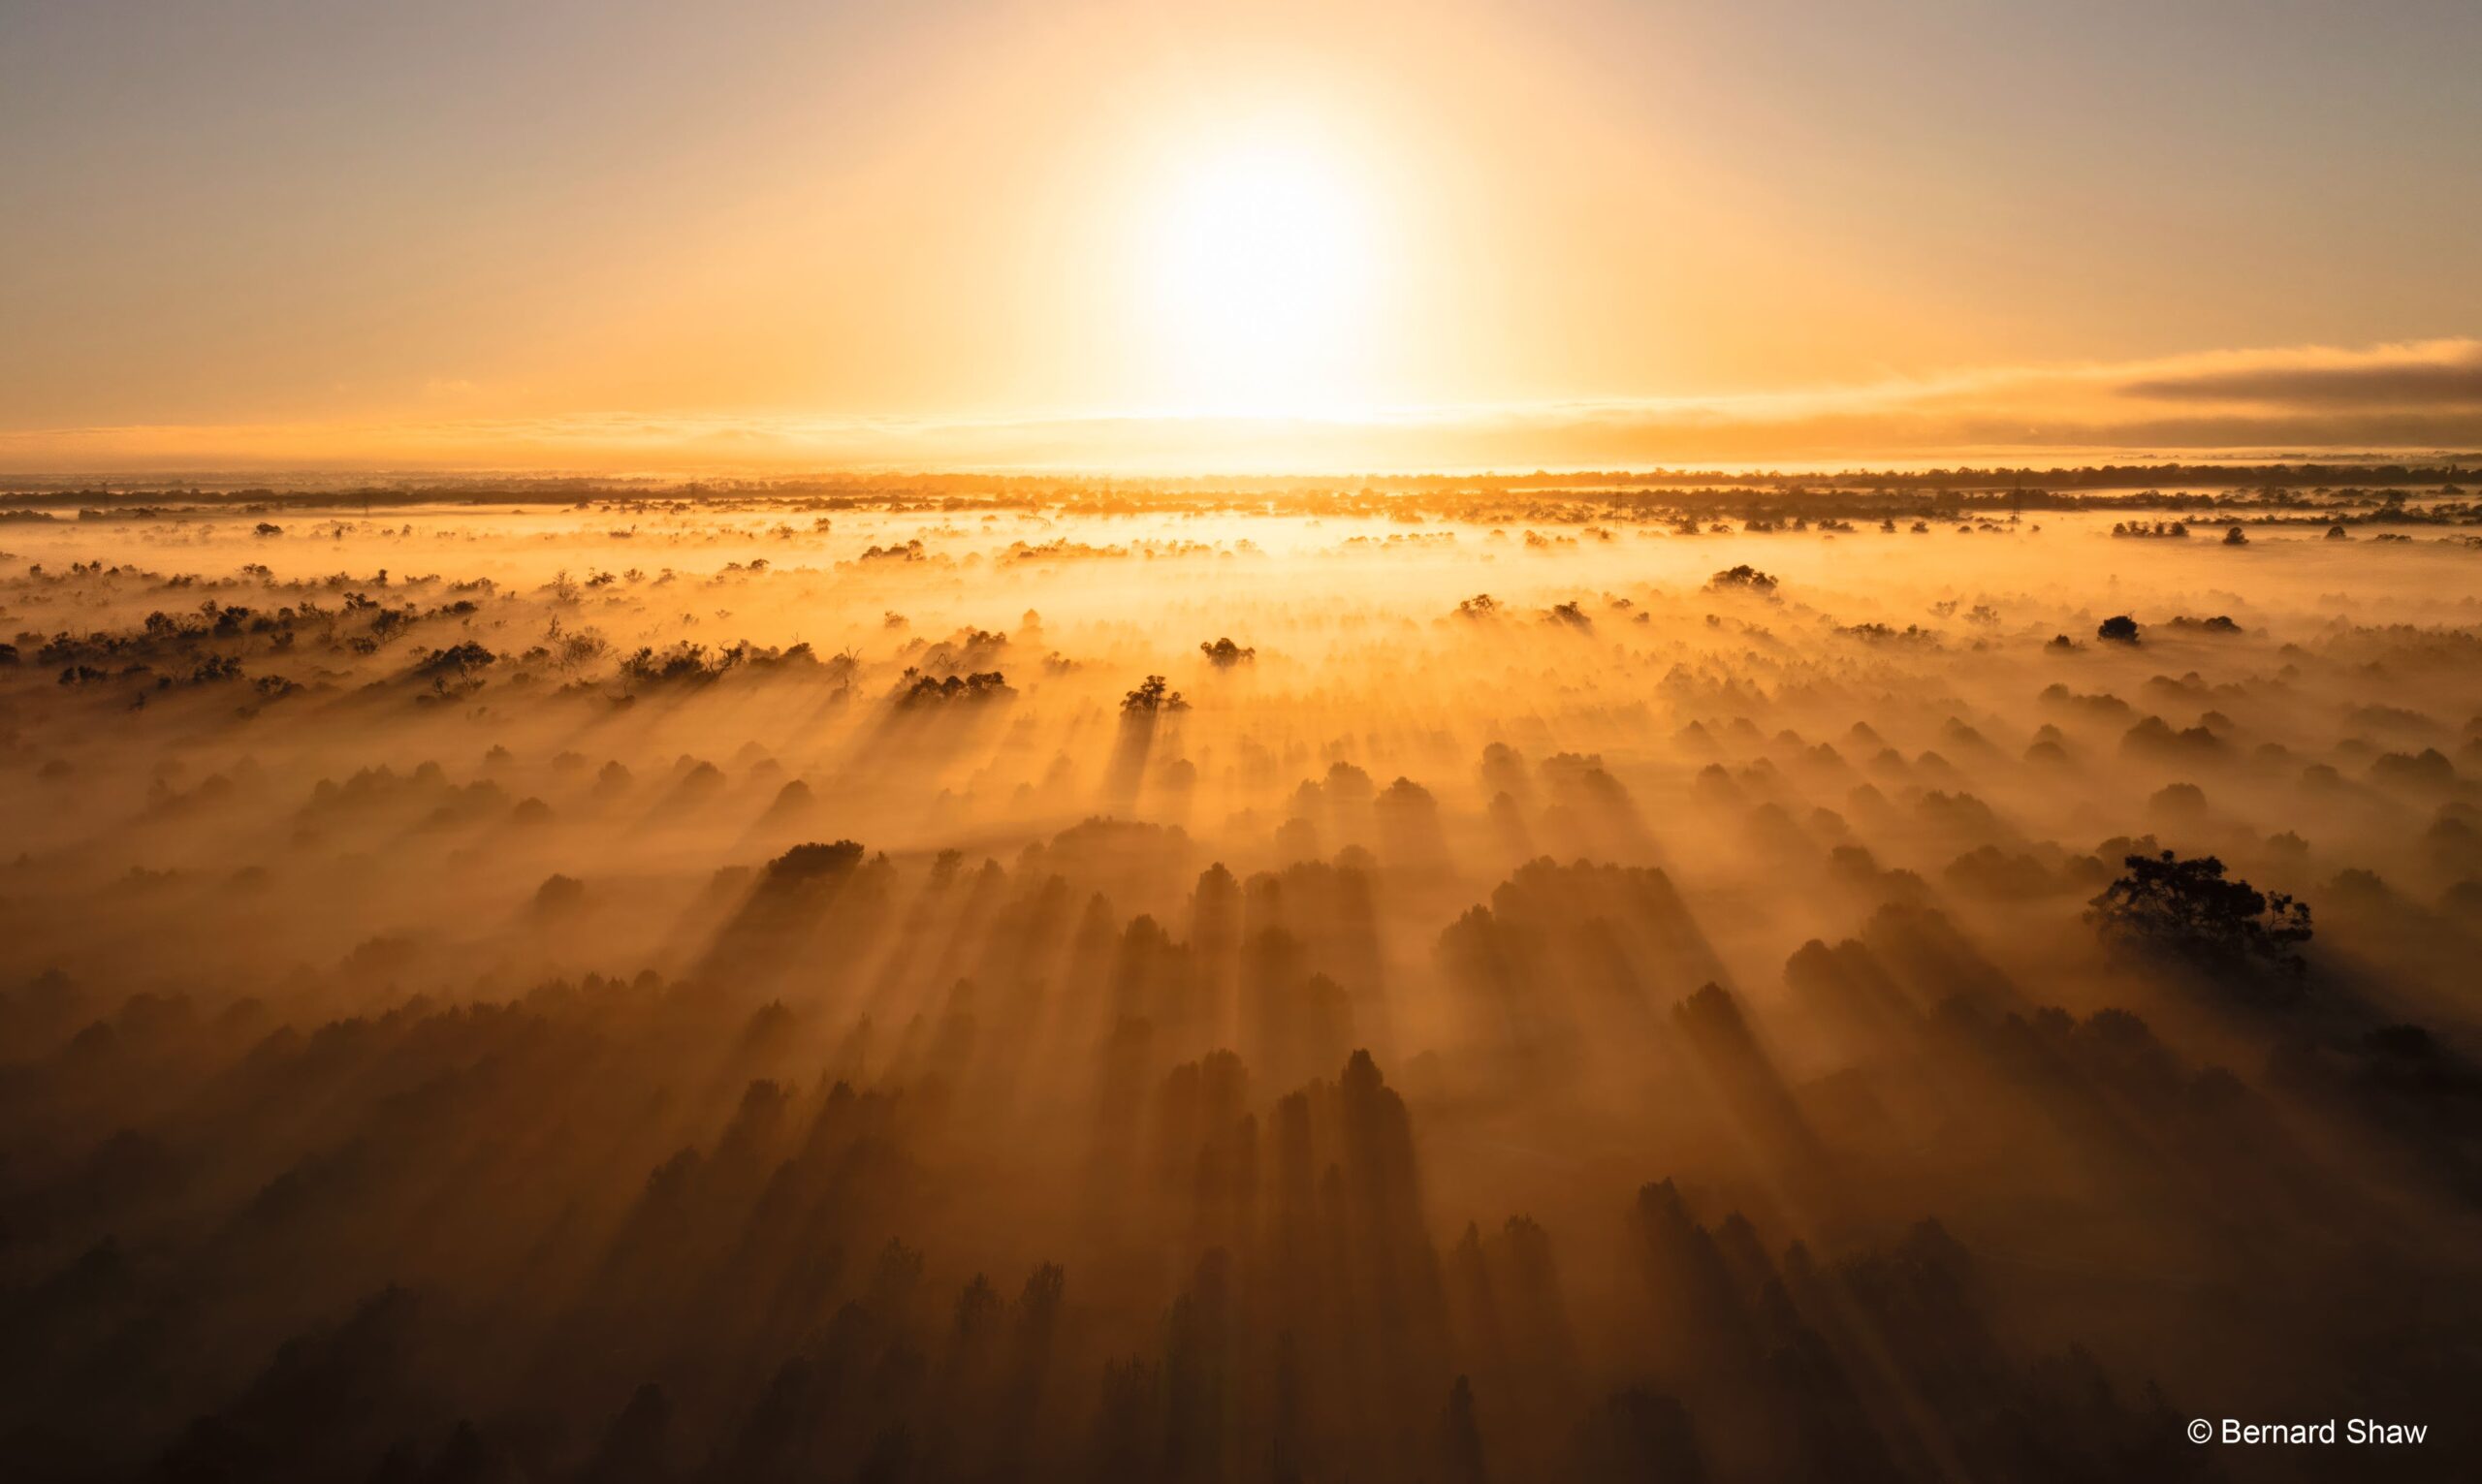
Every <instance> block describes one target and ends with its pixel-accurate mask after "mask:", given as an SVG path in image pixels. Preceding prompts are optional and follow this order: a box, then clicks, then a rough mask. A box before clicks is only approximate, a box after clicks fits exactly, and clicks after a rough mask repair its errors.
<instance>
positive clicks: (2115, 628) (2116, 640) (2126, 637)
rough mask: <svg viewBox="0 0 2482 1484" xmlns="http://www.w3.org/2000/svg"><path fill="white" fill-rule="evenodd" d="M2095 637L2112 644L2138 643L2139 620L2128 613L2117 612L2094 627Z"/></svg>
mask: <svg viewBox="0 0 2482 1484" xmlns="http://www.w3.org/2000/svg"><path fill="white" fill-rule="evenodd" d="M2094 637H2095V638H2097V639H2101V640H2105V641H2108V642H2109V643H2112V644H2135V643H2137V620H2136V619H2135V618H2132V617H2130V616H2128V615H2126V614H2115V615H2113V616H2111V617H2109V618H2106V619H2104V620H2103V621H2102V622H2101V623H2099V624H2097V625H2095V627H2094Z"/></svg>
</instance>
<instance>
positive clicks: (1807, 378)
mask: <svg viewBox="0 0 2482 1484" xmlns="http://www.w3.org/2000/svg"><path fill="white" fill-rule="evenodd" d="M2477 55H2482V7H2477V6H2475V5H2473V4H2471V3H2470V0H2457V3H2440V4H2431V3H2423V0H2391V3H2388V4H2385V5H2377V6H2372V5H2324V4H2294V3H2283V0H2249V3H2225V0H2182V3H2171V4H2165V3H2161V0H2155V3H2146V4H2134V3H2131V4H2123V3H2119V0H2083V3H2075V4H2056V5H2054V4H2036V3H2022V4H2000V3H1989V0H1985V3H1968V0H1889V3H1881V4H1870V5H1849V4H1825V3H1818V4H1792V3H1786V0H1753V3H1744V4H1736V5H1730V6H1726V5H1690V4H1673V3H1662V0H1642V3H1635V4H1621V3H1611V4H1598V3H1576V0H1537V3H1529V4H1522V5H1519V4H1508V3H1480V0H1429V3H1424V4H1419V5H1410V4H1409V5H1398V4H1393V3H1385V0H1328V3H1324V4H1318V5H1293V4H1289V3H1287V0H1273V3H1256V4H1247V5H1240V4H1236V5H1188V4H1179V3H1161V0H1159V3H1130V4H1123V3H1086V0H1044V3H1034V4H958V3H943V0H918V3H911V4H869V5H833V4H817V3H809V4H796V3H790V0H729V3H715V4H705V5H698V6H689V5H657V4H648V3H638V0H529V3H526V4H522V5H512V4H506V3H469V0H437V3H430V4H425V5H421V6H409V5H402V4H394V3H381V0H187V3H178V0H154V3H132V0H76V3H71V0H33V3H27V0H0V202H5V203H7V204H8V205H7V209H6V210H5V211H0V233H4V234H5V237H6V240H5V244H0V245H5V251H6V253H7V262H8V268H7V270H6V272H5V273H0V469H8V470H16V471H50V470H62V471H71V470H80V469H94V470H110V469H132V470H136V469H147V468H156V469H176V468H190V469H207V468H234V469H242V468H255V467H285V466H300V467H345V466H368V467H374V468H378V467H388V468H398V467H407V468H410V467H442V468H451V467H457V468H462V467H544V468H649V469H652V468H675V469H682V468H693V467H708V466H712V467H719V468H720V467H739V466H745V465H747V466H750V467H787V468H789V467H830V466H856V465H858V466H884V467H908V468H915V467H918V468H936V467H981V466H991V467H1033V466H1043V467H1066V468H1074V467H1091V468H1098V469H1111V468H1122V467H1127V468H1150V467H1161V468H1166V469H1170V468H1181V467H1197V468H1214V467H1225V466H1230V467H1251V468H1305V469H1306V468H1357V467H1379V466H1388V467H1451V466H1469V465H1470V466H1523V467H1534V466H1557V465H1560V464H1564V463H1574V464H1589V465H1599V466H1600V465H1609V464H1612V463H1627V462H1665V463H1679V462H1684V461H1696V460H1698V459H1701V458H1708V459H1719V460H1765V459H1768V458H1784V459H1788V460H1789V459H1795V458H1837V457H1850V458H1895V457H1898V456H1907V457H1913V456H1920V457H1932V456H1939V455H1945V454H1948V453H1952V452H1957V451H1979V450H2002V451H2005V450H2009V449H2036V448H2041V449H2058V448H2069V449H2074V448H2078V447H2096V448H2100V447H2106V446H2109V447H2115V448H2121V447H2144V446H2154V447H2163V448H2190V449H2195V448H2208V447H2233V448H2266V449H2287V448H2296V447H2298V448H2310V449H2317V448H2345V447H2388V448H2446V449H2454V448H2466V449H2471V448H2482V343H2477V341H2476V339H2475V338H2474V337H2475V336H2476V335H2482V272H2476V271H2475V269H2474V264H2475V263H2476V262H2477V261H2482V253H2477V244H2482V192H2476V191H2474V190H2473V189H2472V188H2471V187H2472V182H2474V181H2475V180H2477V179H2482V93H2477V91H2476V90H2475V89H2474V88H2473V87H2472V86H2471V85H2470V78H2469V72H2470V63H2471V59H2472V58H2473V57H2475V56H2477Z"/></svg>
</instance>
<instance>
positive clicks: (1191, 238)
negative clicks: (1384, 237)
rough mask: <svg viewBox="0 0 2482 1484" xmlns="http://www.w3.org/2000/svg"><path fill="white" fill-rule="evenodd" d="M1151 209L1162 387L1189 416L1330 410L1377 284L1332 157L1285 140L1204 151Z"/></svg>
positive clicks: (1152, 285)
mask: <svg viewBox="0 0 2482 1484" xmlns="http://www.w3.org/2000/svg"><path fill="white" fill-rule="evenodd" d="M1151 209H1152V214H1153V217H1154V220H1153V223H1152V226H1153V233H1152V237H1151V240H1150V241H1149V243H1148V244H1147V252H1146V258H1145V263H1146V270H1147V273H1148V276H1149V278H1150V279H1151V281H1150V282H1149V283H1148V284H1147V285H1146V288H1147V290H1148V292H1147V294H1146V296H1145V299H1146V306H1145V307H1146V312H1147V317H1148V323H1149V327H1150V331H1151V334H1152V338H1154V339H1155V341H1156V344H1157V348H1158V352H1159V354H1160V355H1161V357H1162V362H1163V365H1164V369H1165V372H1166V375H1167V379H1168V381H1169V385H1167V386H1165V387H1164V388H1163V391H1164V392H1166V393H1168V394H1171V395H1173V397H1174V398H1175V399H1177V400H1179V401H1180V402H1182V403H1183V404H1184V405H1186V406H1187V407H1189V408H1192V409H1194V410H1211V411H1285V412H1303V411H1318V410H1321V409H1323V408H1327V407H1332V406H1333V405H1334V404H1335V403H1336V401H1337V400H1338V399H1339V398H1340V397H1341V396H1342V395H1343V394H1344V393H1345V391H1346V386H1345V383H1346V381H1347V379H1348V378H1347V365H1346V363H1347V361H1348V359H1349V358H1350V357H1351V355H1352V352H1353V350H1354V347H1355V342H1356V339H1357V337H1358V332H1359V331H1360V330H1361V329H1362V328H1364V326H1365V325H1366V322H1367V316H1366V314H1365V313H1364V309H1365V306H1366V303H1367V300H1368V298H1369V295H1370V294H1371V292H1372V290H1373V287H1374V271H1373V269H1374V263H1373V258H1374V253H1373V248H1372V243H1371V240H1370V231H1369V222H1368V218H1367V212H1366V209H1365V200H1364V198H1363V196H1362V194H1361V193H1360V192H1359V191H1357V190H1356V189H1355V186H1354V182H1353V180H1352V178H1351V176H1350V175H1349V174H1348V173H1347V172H1346V170H1345V169H1344V168H1343V165H1342V162H1341V161H1340V160H1339V159H1338V158H1337V157H1336V155H1335V154H1334V152H1333V151H1332V150H1329V149H1325V148H1322V147H1321V145H1320V144H1319V143H1318V142H1314V141H1307V140H1302V139H1297V138H1289V137H1262V138H1255V139H1250V140H1247V141H1241V142H1233V143H1230V144H1226V145H1225V146H1223V147H1221V148H1215V149H1209V150H1206V151H1204V152H1201V153H1198V154H1194V155H1191V156H1189V157H1187V158H1185V159H1183V160H1181V161H1180V162H1179V163H1178V165H1177V166H1176V167H1175V169H1174V171H1173V173H1172V178H1170V179H1169V180H1168V181H1166V182H1165V183H1164V185H1163V186H1162V187H1161V194H1160V195H1159V196H1158V198H1157V199H1156V201H1155V202H1154V204H1153V205H1152V208H1151Z"/></svg>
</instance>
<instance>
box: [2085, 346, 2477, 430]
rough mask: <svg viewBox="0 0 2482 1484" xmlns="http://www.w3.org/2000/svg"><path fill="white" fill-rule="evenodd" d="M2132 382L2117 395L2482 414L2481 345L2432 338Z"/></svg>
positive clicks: (2243, 361) (2313, 408)
mask: <svg viewBox="0 0 2482 1484" xmlns="http://www.w3.org/2000/svg"><path fill="white" fill-rule="evenodd" d="M2223 359H2225V358H2217V362H2216V363H2212V364H2202V365H2197V366H2194V367H2190V368H2184V369H2180V370H2175V371H2172V372H2169V373H2167V374H2160V375H2150V376H2141V377H2137V378H2133V379H2131V380H2130V381H2128V382H2127V384H2126V385H2124V386H2122V387H2121V388H2120V389H2119V390H2120V392H2121V394H2122V395H2128V396H2135V397H2149V398H2155V399H2158V400H2164V401H2209V402H2234V403H2245V404H2249V405H2253V406H2258V407H2269V408H2284V409H2294V410H2302V411H2310V412H2317V411H2326V410H2331V409H2338V408H2372V407H2376V408H2388V409H2394V410H2399V411H2402V410H2411V409H2434V408H2482V342H2476V341H2472V340H2435V341H2430V342H2427V343H2425V344H2420V345H2405V346H2388V347H2383V348H2381V349H2379V350H2375V351H2363V352H2332V353H2330V352H2292V353H2277V354H2275V355H2273V356H2262V357H2257V358H2250V357H2239V358H2229V359H2232V360H2237V361H2238V362H2239V363H2233V364H2227V363H2222V361H2223Z"/></svg>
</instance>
